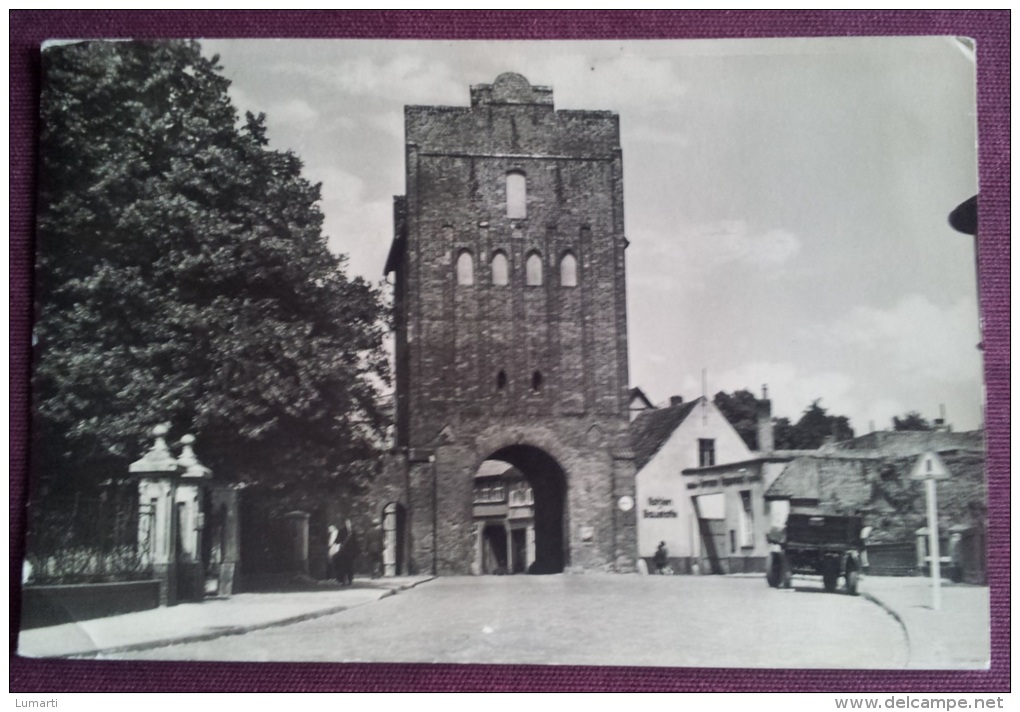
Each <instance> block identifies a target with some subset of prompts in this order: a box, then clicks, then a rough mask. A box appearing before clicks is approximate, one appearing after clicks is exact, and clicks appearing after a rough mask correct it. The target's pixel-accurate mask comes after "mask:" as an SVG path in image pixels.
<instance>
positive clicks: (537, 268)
mask: <svg viewBox="0 0 1020 712" xmlns="http://www.w3.org/2000/svg"><path fill="white" fill-rule="evenodd" d="M525 270H526V284H527V285H528V286H529V287H538V286H541V284H542V256H541V255H540V254H538V253H537V252H532V253H531V254H530V255H528V261H527V263H525Z"/></svg>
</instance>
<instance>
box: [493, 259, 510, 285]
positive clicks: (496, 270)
mask: <svg viewBox="0 0 1020 712" xmlns="http://www.w3.org/2000/svg"><path fill="white" fill-rule="evenodd" d="M509 281H510V265H509V263H508V262H507V259H506V255H504V254H503V253H502V252H497V253H496V254H495V255H493V257H492V283H493V284H495V285H497V286H500V287H502V286H506V284H507V283H509Z"/></svg>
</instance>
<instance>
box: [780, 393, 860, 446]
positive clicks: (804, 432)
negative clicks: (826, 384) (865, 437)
mask: <svg viewBox="0 0 1020 712" xmlns="http://www.w3.org/2000/svg"><path fill="white" fill-rule="evenodd" d="M853 436H854V431H853V428H851V427H850V419H849V418H847V417H846V416H845V415H830V414H829V412H828V411H827V410H826V409H825V408H823V407H822V406H821V405H820V400H816V401H814V402H812V403H811V405H809V406H808V407H807V408H806V409H805V410H804V414H803V415H801V416H800V420H798V421H797V423H796V425H794V427H793V438H792V440H793V442H792V444H791V449H794V450H814V449H815V448H819V447H821V446H822V444H823V443H824V442H825V441H826V439H828V438H832V439H834V440H836V441H840V440H850V439H851V438H852V437H853Z"/></svg>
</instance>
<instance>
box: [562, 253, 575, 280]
mask: <svg viewBox="0 0 1020 712" xmlns="http://www.w3.org/2000/svg"><path fill="white" fill-rule="evenodd" d="M560 286H561V287H576V286H577V258H576V257H574V255H573V253H570V252H566V253H564V255H563V258H562V259H561V260H560Z"/></svg>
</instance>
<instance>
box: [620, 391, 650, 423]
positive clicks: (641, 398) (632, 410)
mask: <svg viewBox="0 0 1020 712" xmlns="http://www.w3.org/2000/svg"><path fill="white" fill-rule="evenodd" d="M654 407H655V405H654V404H653V403H652V402H651V401H650V400H648V396H646V395H645V392H644V391H642V390H641V389H640V388H631V389H630V394H629V400H628V401H627V412H628V413H629V416H630V421H631V422H632V423H633V422H634V419H635V418H637V417H638V416H639V415H641V414H642V413H644V412H645V411H646V410H651V409H652V408H654Z"/></svg>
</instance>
